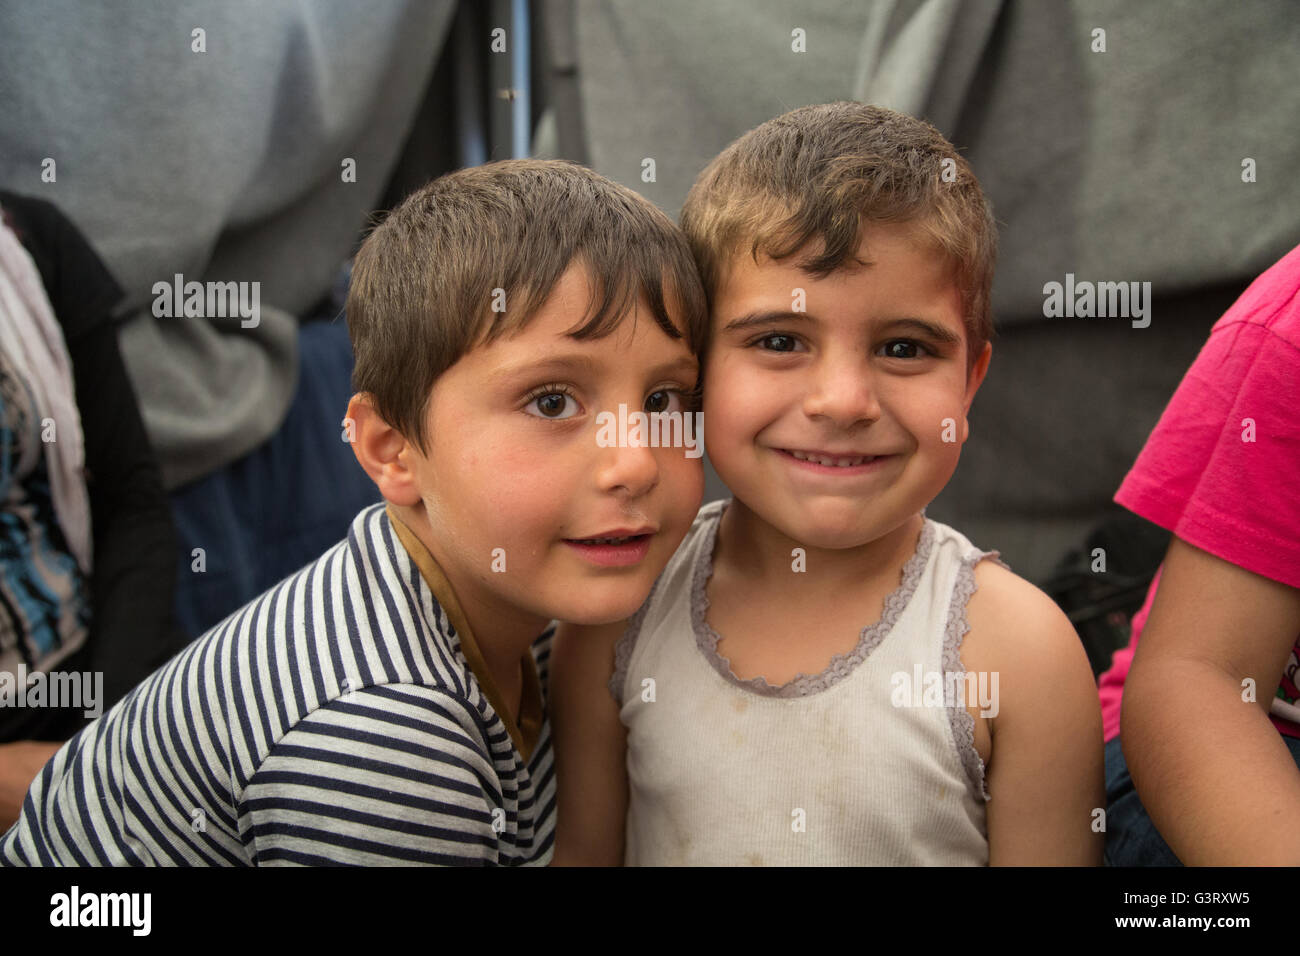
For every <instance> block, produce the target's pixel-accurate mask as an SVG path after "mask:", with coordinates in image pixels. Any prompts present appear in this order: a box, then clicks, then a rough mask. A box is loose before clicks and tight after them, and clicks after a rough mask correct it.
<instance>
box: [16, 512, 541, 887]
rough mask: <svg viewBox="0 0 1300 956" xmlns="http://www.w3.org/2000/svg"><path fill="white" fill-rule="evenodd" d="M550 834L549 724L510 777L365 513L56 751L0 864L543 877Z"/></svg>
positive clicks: (446, 652)
mask: <svg viewBox="0 0 1300 956" xmlns="http://www.w3.org/2000/svg"><path fill="white" fill-rule="evenodd" d="M550 638H551V631H550V630H549V629H548V631H547V632H546V633H545V634H543V635H542V636H541V637H540V638H539V639H538V641H537V643H536V644H535V645H534V647H533V654H534V657H535V659H536V660H537V666H538V674H539V677H540V679H541V684H542V687H543V689H544V688H545V687H546V685H547V679H546V670H547V661H548V656H549V653H550ZM554 828H555V781H554V773H553V766H552V757H551V740H550V726H549V722H544V723H543V725H542V730H541V736H540V737H539V739H538V741H537V745H536V746H535V748H534V751H533V753H532V755H531V757H530V759H529V760H528V762H527V763H525V762H524V760H523V759H522V757H521V756H520V755H519V753H518V751H517V750H516V749H515V747H514V744H513V742H512V740H511V738H510V735H509V733H508V732H507V730H506V727H505V725H504V724H503V723H502V721H501V718H500V717H499V716H498V715H497V714H496V712H495V711H494V710H493V708H492V705H491V704H490V703H489V702H488V699H487V696H486V694H484V693H483V691H482V690H481V688H480V687H479V684H478V682H477V681H476V680H475V678H474V676H473V672H472V671H471V670H470V668H469V665H468V664H467V663H466V661H465V658H464V657H463V655H461V653H460V640H459V637H458V636H457V635H456V632H455V628H454V627H453V626H452V625H451V622H450V621H449V620H448V619H447V615H446V614H445V613H444V612H443V609H442V608H441V607H440V606H439V605H438V602H437V600H436V599H435V597H434V595H433V592H432V591H431V590H430V588H429V586H428V584H427V583H426V582H425V580H424V578H423V576H422V575H421V574H420V571H419V568H418V567H416V565H415V563H414V561H412V560H411V558H410V556H409V555H408V554H407V552H406V549H405V548H404V547H403V546H402V544H401V542H400V540H399V539H398V537H397V534H396V532H395V531H394V529H393V526H392V524H391V523H390V521H389V519H388V516H387V514H386V513H385V510H384V506H383V505H382V504H380V505H375V506H373V507H371V508H368V509H366V510H365V511H362V512H361V513H360V514H359V515H358V516H357V518H356V519H355V520H354V521H353V523H352V527H351V529H350V530H349V532H348V537H347V539H346V540H344V541H341V542H340V543H339V544H338V545H336V546H335V547H334V548H332V549H330V550H329V551H328V552H326V553H325V554H324V555H323V556H321V557H320V558H319V559H318V560H317V561H315V562H313V563H312V564H310V565H308V566H307V567H305V568H303V569H302V570H301V571H299V572H298V573H297V574H295V575H293V576H292V577H290V578H288V579H286V580H285V581H283V582H281V583H280V584H278V585H277V586H276V587H274V588H272V589H271V590H270V591H268V592H266V593H265V594H264V595H262V596H261V597H259V598H258V599H257V600H255V601H253V602H252V603H251V604H249V605H247V606H245V607H244V608H242V609H240V610H239V611H237V612H235V613H234V614H233V615H231V616H230V617H229V618H227V619H226V620H225V621H223V622H222V623H221V624H219V625H217V626H216V627H215V628H213V629H212V630H211V631H209V632H208V633H207V634H205V635H204V636H203V637H201V638H199V639H198V640H197V641H195V642H194V643H193V644H192V645H190V647H188V648H187V649H186V650H185V651H184V652H183V653H181V654H180V655H179V656H177V657H176V658H175V659H173V660H172V661H171V662H170V663H168V664H167V665H166V666H165V667H163V668H162V669H161V670H159V671H158V672H156V673H155V674H154V675H153V676H152V677H150V678H149V679H148V680H146V681H145V682H144V683H143V684H141V685H140V686H139V687H137V688H136V689H135V690H134V691H133V692H132V693H131V694H129V695H128V696H127V697H126V698H125V699H123V700H122V701H121V702H120V703H118V704H117V705H116V706H115V707H113V709H112V710H110V711H109V712H108V713H107V714H105V715H104V716H103V717H102V718H100V719H99V720H98V721H96V722H95V723H94V724H91V725H90V726H89V727H87V728H86V729H85V730H83V731H82V732H81V733H80V734H78V735H77V736H76V737H74V738H73V739H72V740H71V741H69V742H68V743H67V744H66V745H65V746H64V747H63V748H62V749H61V750H60V751H59V752H58V753H57V754H56V755H55V757H54V758H53V759H52V760H51V761H50V762H49V763H48V764H47V765H46V767H45V769H44V770H43V771H42V773H41V774H40V776H39V777H38V778H37V780H36V781H35V783H34V784H33V786H32V788H31V790H30V792H29V793H28V795H27V798H26V801H25V802H24V805H23V812H22V816H21V818H20V819H19V820H18V822H17V823H16V824H15V825H14V826H13V827H12V828H11V829H10V830H9V831H8V833H6V834H5V835H4V837H3V840H2V841H0V862H4V863H6V864H16V865H23V864H28V865H38V864H46V865H50V864H79V865H131V864H136V865H173V864H176V865H183V864H212V865H234V866H247V865H253V866H265V865H283V864H326V863H328V864H338V863H348V864H361V865H392V864H466V865H480V864H487V865H491V864H503V865H516V864H525V863H530V864H531V863H536V864H545V863H547V862H549V860H550V856H551V848H552V843H553V840H554Z"/></svg>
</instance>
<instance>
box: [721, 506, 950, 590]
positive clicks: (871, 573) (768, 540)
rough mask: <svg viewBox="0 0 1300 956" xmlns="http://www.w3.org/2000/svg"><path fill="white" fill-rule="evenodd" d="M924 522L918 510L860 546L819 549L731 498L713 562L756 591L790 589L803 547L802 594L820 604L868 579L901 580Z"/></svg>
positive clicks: (894, 581)
mask: <svg viewBox="0 0 1300 956" xmlns="http://www.w3.org/2000/svg"><path fill="white" fill-rule="evenodd" d="M924 525H925V518H924V516H923V515H922V514H921V513H920V512H919V511H918V512H917V513H916V514H914V515H912V516H911V517H909V518H907V519H906V520H904V521H903V522H902V523H901V524H899V526H898V527H897V528H894V529H892V530H891V531H889V532H887V533H886V534H884V535H881V536H880V537H879V538H876V539H874V540H872V541H869V542H867V543H865V544H862V545H859V546H857V547H853V548H815V547H811V546H809V545H807V544H805V543H803V542H801V541H798V540H796V539H794V538H792V537H790V536H789V535H787V534H785V533H784V532H783V531H781V530H780V529H778V528H776V527H775V526H773V525H772V524H770V523H768V522H767V521H765V520H764V519H763V518H761V517H759V516H758V515H757V514H755V513H754V512H753V511H752V510H750V509H749V508H748V507H747V506H746V505H745V504H744V503H743V502H741V501H739V500H738V499H732V501H731V503H730V504H728V505H727V508H726V511H725V512H724V513H723V515H722V522H721V525H720V526H719V528H718V541H717V545H716V549H715V552H714V566H715V568H716V567H717V566H718V565H719V564H721V563H725V565H726V567H727V568H728V569H729V570H731V571H732V572H734V573H735V575H736V576H737V578H739V579H742V580H745V581H747V582H752V585H753V586H754V587H755V588H756V589H765V588H766V587H767V586H771V587H773V588H785V587H786V586H788V585H789V583H790V581H791V575H792V573H794V571H795V565H794V562H795V560H796V558H795V555H794V553H793V552H794V549H795V548H801V549H802V550H803V557H802V567H803V569H804V571H803V573H801V574H799V577H800V578H801V579H802V580H801V581H800V584H801V587H800V588H799V593H800V594H801V595H802V597H803V598H805V599H807V600H809V601H810V602H812V603H814V604H816V603H818V602H820V601H821V600H823V599H824V600H834V599H835V597H836V596H837V595H843V594H845V593H853V592H855V591H857V590H859V589H860V588H861V586H862V582H864V581H876V580H882V579H885V578H888V579H889V580H891V581H893V583H894V584H897V581H896V580H895V578H896V576H897V574H898V572H899V569H900V568H901V567H902V566H903V565H904V564H905V563H906V562H907V560H908V559H909V558H910V557H911V556H912V555H913V554H914V553H915V552H916V547H917V543H918V541H919V539H920V535H921V529H922V528H923V527H924ZM845 589H848V590H847V591H846V590H845ZM773 593H776V592H773Z"/></svg>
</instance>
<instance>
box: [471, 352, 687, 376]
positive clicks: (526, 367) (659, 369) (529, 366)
mask: <svg viewBox="0 0 1300 956" xmlns="http://www.w3.org/2000/svg"><path fill="white" fill-rule="evenodd" d="M599 370H600V363H599V362H597V361H596V360H595V359H593V358H592V357H591V356H589V355H579V354H576V353H575V354H570V355H551V356H548V357H547V358H544V359H541V360H540V361H535V362H519V363H518V364H515V365H508V366H506V367H504V368H499V369H497V370H495V371H494V372H492V373H491V375H490V378H491V379H492V380H493V381H502V380H505V379H510V378H515V377H517V376H521V375H537V374H542V373H551V372H554V373H557V374H564V373H570V374H572V373H575V372H580V373H584V374H587V375H595V374H596V373H597V372H598V371H599ZM674 372H681V373H684V374H686V375H699V373H700V365H699V362H697V361H696V360H695V359H694V358H689V357H687V356H684V355H683V356H679V357H678V358H675V359H673V360H672V361H669V362H663V363H661V364H659V365H656V366H655V367H654V368H652V369H650V370H649V375H650V376H651V377H657V376H660V375H668V374H671V373H674Z"/></svg>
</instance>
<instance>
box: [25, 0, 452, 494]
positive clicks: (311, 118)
mask: <svg viewBox="0 0 1300 956" xmlns="http://www.w3.org/2000/svg"><path fill="white" fill-rule="evenodd" d="M453 12H454V4H453V3H451V2H450V0H438V2H429V0H383V2H374V3H365V4H357V3H353V2H351V0H322V2H318V3H310V4H303V3H293V2H284V0H230V2H226V3H221V4H215V5H214V4H210V3H201V2H198V0H176V2H172V3H168V4H165V5H162V6H159V5H156V4H150V3H128V4H112V5H110V6H101V5H97V4H90V5H87V4H85V3H80V2H76V0H49V2H42V3H26V4H17V3H15V4H5V5H3V6H0V102H3V103H4V108H3V109H4V122H3V123H2V124H0V186H2V187H3V188H6V189H11V190H13V191H15V192H19V193H24V194H29V195H34V196H39V197H40V198H43V199H47V200H49V201H51V202H53V203H55V204H57V205H58V206H59V207H60V208H61V209H62V210H63V211H64V212H65V213H66V214H67V215H68V216H69V218H71V219H72V220H73V221H74V222H76V223H77V225H78V226H79V227H80V228H81V229H82V231H83V232H84V233H85V234H86V235H87V237H88V238H89V239H90V240H91V242H92V244H93V245H94V246H95V248H96V249H97V251H98V252H99V253H100V255H101V256H102V257H103V259H104V260H105V262H106V263H107V265H108V266H109V268H110V270H111V271H112V272H113V273H114V276H115V277H116V278H117V280H118V282H119V283H120V284H121V285H122V287H123V288H124V289H125V291H126V299H125V300H124V302H123V306H122V308H123V310H124V314H125V315H127V318H126V321H125V324H124V327H123V328H122V332H121V345H122V351H123V355H124V357H125V360H126V363H127V367H128V370H129V372H130V374H131V378H132V381H133V383H134V386H135V389H136V392H137V395H138V399H139V402H140V405H141V410H142V413H143V417H144V421H145V425H146V427H147V429H148V432H149V436H150V439H151V441H152V442H153V445H154V448H155V451H156V452H157V454H158V457H159V459H160V461H161V464H162V468H163V475H164V480H165V481H166V484H167V485H168V487H175V486H176V485H178V484H181V483H184V482H186V481H189V480H192V479H195V478H199V477H201V476H203V475H205V474H207V473H208V472H210V471H212V470H214V469H216V468H218V467H220V466H222V465H223V464H226V463H228V462H230V461H233V460H234V459H236V458H238V457H240V456H241V455H243V454H245V453H247V452H248V451H250V450H251V449H253V448H254V447H256V446H257V445H258V444H260V443H261V442H262V441H264V440H265V439H266V438H267V437H268V436H269V435H270V434H271V433H272V432H273V431H274V430H275V429H276V428H277V427H278V426H279V424H280V422H281V421H282V419H283V417H284V414H285V412H286V410H287V408H288V405H289V401H290V399H291V398H292V395H293V390H294V386H295V383H296V376H297V345H296V339H297V319H298V318H301V317H302V316H303V314H304V313H305V312H306V311H307V310H309V309H310V308H311V307H312V306H313V305H315V304H316V303H317V302H319V301H320V300H321V299H322V298H324V297H325V295H326V294H327V293H328V292H329V289H330V284H331V281H332V279H333V277H334V276H335V274H336V272H337V270H338V268H339V265H340V263H341V262H342V261H343V260H344V259H346V258H347V257H348V256H349V255H350V253H351V251H352V248H353V246H354V244H355V242H356V240H357V237H358V234H359V233H360V231H361V230H362V229H363V228H364V227H365V225H366V216H367V215H368V214H369V213H370V211H371V210H372V209H373V208H374V205H375V204H376V203H377V202H378V201H379V199H380V198H381V196H382V192H383V189H384V186H385V184H386V182H387V180H388V177H389V174H390V172H391V170H392V168H393V166H394V164H395V162H396V161H397V157H398V154H399V151H400V150H401V147H402V144H403V141H404V140H405V138H406V135H407V133H408V131H409V129H410V126H411V122H412V118H413V117H414V115H415V112H416V109H417V108H418V106H419V104H420V100H421V96H422V94H423V92H424V90H425V88H426V86H427V84H428V81H429V78H430V75H431V73H432V70H433V66H434V64H435V62H436V60H437V57H438V55H439V52H440V51H441V48H442V44H443V39H444V37H445V35H446V33H447V31H448V29H449V28H450V24H451V17H452V14H453ZM196 31H202V33H197V32H196ZM200 47H201V48H202V49H201V50H200ZM48 160H52V161H53V166H52V167H51V166H50V163H49V162H48ZM345 160H353V161H354V162H355V182H348V181H345V177H344V161H345ZM51 169H52V172H53V181H46V179H48V178H49V177H50V171H51ZM43 173H44V175H45V178H44V179H43ZM177 274H180V275H182V276H183V277H184V281H185V282H189V281H197V282H204V283H206V282H208V281H222V282H227V281H233V282H240V283H253V282H257V283H260V285H259V287H258V301H259V304H260V312H259V315H258V317H257V322H256V325H252V319H250V318H247V317H245V316H243V315H225V316H217V317H205V318H159V317H155V314H154V309H153V306H154V302H155V298H156V296H155V293H154V286H155V284H156V283H159V282H165V283H168V284H174V281H175V276H176V275H177ZM245 290H246V291H247V292H249V293H250V295H249V299H248V301H249V302H250V303H251V290H252V286H251V285H249V286H246V287H245ZM214 311H216V310H214ZM339 415H340V418H341V417H342V409H340V412H339Z"/></svg>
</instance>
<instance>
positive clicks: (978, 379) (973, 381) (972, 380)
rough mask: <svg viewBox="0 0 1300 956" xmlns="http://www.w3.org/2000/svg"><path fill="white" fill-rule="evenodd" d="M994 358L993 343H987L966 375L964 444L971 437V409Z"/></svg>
mask: <svg viewBox="0 0 1300 956" xmlns="http://www.w3.org/2000/svg"><path fill="white" fill-rule="evenodd" d="M992 357H993V343H992V342H985V343H984V349H983V351H981V352H980V354H979V357H978V358H976V359H975V363H974V364H973V365H972V366H971V369H970V372H969V373H968V374H967V375H966V398H965V399H964V400H963V402H964V410H963V413H962V417H961V440H962V444H965V443H966V439H967V438H969V437H970V407H971V403H972V402H974V401H975V393H976V392H978V391H979V390H980V385H981V384H983V382H984V376H985V375H987V374H988V370H989V359H990V358H992Z"/></svg>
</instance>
